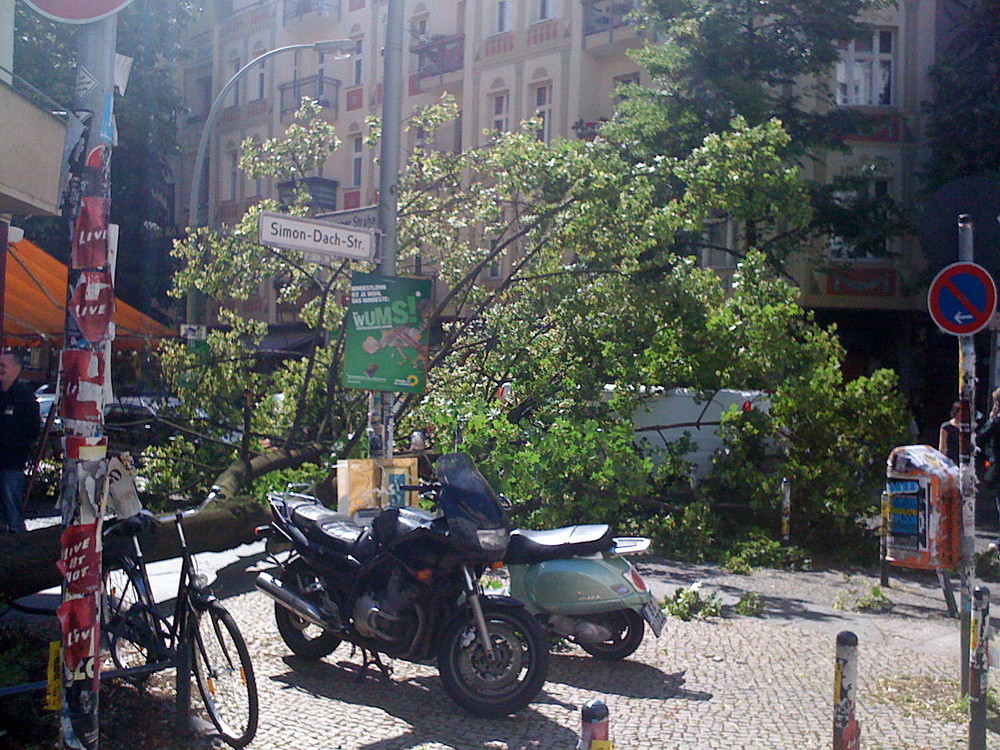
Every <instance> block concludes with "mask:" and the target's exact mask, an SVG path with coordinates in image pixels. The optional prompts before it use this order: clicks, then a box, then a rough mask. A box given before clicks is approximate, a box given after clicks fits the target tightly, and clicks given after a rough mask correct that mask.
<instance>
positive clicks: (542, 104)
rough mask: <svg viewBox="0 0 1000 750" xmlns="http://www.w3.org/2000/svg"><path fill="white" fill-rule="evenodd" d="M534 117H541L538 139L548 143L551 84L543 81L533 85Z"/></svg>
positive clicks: (550, 131) (550, 136)
mask: <svg viewBox="0 0 1000 750" xmlns="http://www.w3.org/2000/svg"><path fill="white" fill-rule="evenodd" d="M534 98H535V117H538V118H540V119H541V121H542V122H541V125H540V126H539V128H538V140H540V141H542V142H544V143H548V142H549V141H550V140H551V138H552V86H551V84H548V83H543V84H541V85H540V86H535V89H534Z"/></svg>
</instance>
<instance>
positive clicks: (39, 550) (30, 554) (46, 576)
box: [0, 443, 325, 599]
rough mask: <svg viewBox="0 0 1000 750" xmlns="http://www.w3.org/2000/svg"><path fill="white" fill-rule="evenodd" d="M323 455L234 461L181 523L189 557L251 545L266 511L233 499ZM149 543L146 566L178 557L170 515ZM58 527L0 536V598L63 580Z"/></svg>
mask: <svg viewBox="0 0 1000 750" xmlns="http://www.w3.org/2000/svg"><path fill="white" fill-rule="evenodd" d="M324 450H325V448H324V446H323V445H321V444H319V443H310V444H309V445H305V446H301V447H298V448H293V449H290V450H286V449H282V450H279V451H275V452H273V453H265V454H264V455H261V456H255V457H254V458H253V459H251V460H250V461H248V462H244V461H234V462H233V463H232V464H231V465H230V466H229V468H227V469H226V470H225V471H223V472H222V473H221V474H220V475H219V476H218V478H217V479H216V481H215V485H214V486H213V487H212V492H211V494H210V495H209V497H208V499H207V500H206V501H205V502H204V503H202V505H201V507H200V508H199V509H198V512H197V513H195V514H193V515H191V516H188V517H186V518H185V519H184V534H185V536H186V537H187V540H188V545H189V547H190V548H191V551H192V552H222V551H223V550H227V549H232V548H233V547H238V546H239V545H241V544H246V543H247V542H251V541H253V539H254V533H253V532H254V528H256V527H257V526H260V525H262V524H265V523H267V521H268V519H269V518H270V516H269V514H268V511H267V508H265V507H264V506H263V505H261V504H259V503H257V502H256V501H255V500H253V499H251V498H246V497H239V496H238V495H237V493H238V492H239V491H240V489H241V488H242V487H243V486H244V485H245V484H246V483H247V482H249V481H251V480H253V479H256V478H257V477H260V476H263V475H264V474H267V473H268V472H270V471H276V470H278V469H286V468H289V467H292V466H298V465H300V464H302V463H304V462H305V461H309V460H311V459H315V458H317V457H318V456H320V455H321V454H322V453H323V451H324ZM160 520H161V521H162V522H163V524H162V526H161V527H160V528H158V529H157V530H156V533H155V534H154V535H153V538H152V539H151V540H142V550H143V553H144V554H145V555H146V561H147V562H155V561H157V560H167V559H170V558H173V557H178V556H179V555H180V544H179V542H178V540H177V532H176V530H175V529H174V517H173V515H166V516H163V517H161V519H160ZM60 532H61V527H60V526H50V527H48V528H45V529H37V530H35V531H29V532H27V533H26V534H7V535H4V536H0V597H2V598H7V599H17V598H18V597H22V596H27V595H28V594H33V593H35V592H36V591H41V590H43V589H47V588H50V587H52V586H56V585H58V584H59V582H60V581H61V580H62V578H61V577H60V575H59V571H58V569H57V568H56V560H58V559H59V536H60Z"/></svg>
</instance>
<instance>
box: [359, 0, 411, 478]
mask: <svg viewBox="0 0 1000 750" xmlns="http://www.w3.org/2000/svg"><path fill="white" fill-rule="evenodd" d="M403 26H404V12H403V0H389V7H388V12H387V14H386V29H385V73H384V75H383V79H384V86H383V98H382V140H381V144H380V151H379V156H380V159H379V181H378V187H379V199H378V223H379V230H380V232H381V237H380V240H379V241H380V248H379V249H380V251H381V258H380V260H379V266H378V272H379V274H381V275H382V276H395V275H396V255H397V226H396V221H397V199H398V196H397V194H396V193H397V190H398V188H399V149H400V140H401V131H402V127H403ZM395 399H396V397H395V395H394V394H392V393H388V392H381V391H372V392H371V393H370V394H369V398H368V448H369V454H370V455H371V457H372V458H392V452H393V442H394V434H393V433H394V428H395V425H394V419H395V415H394V409H393V405H394V403H395Z"/></svg>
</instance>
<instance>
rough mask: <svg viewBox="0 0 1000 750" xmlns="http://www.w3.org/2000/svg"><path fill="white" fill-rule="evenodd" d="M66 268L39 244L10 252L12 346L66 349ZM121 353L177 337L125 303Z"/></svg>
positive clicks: (120, 305)
mask: <svg viewBox="0 0 1000 750" xmlns="http://www.w3.org/2000/svg"><path fill="white" fill-rule="evenodd" d="M67 275H68V272H67V269H66V266H65V265H64V264H63V263H60V262H59V261H58V260H56V259H55V258H53V257H52V256H51V255H49V254H48V253H46V252H45V251H44V250H42V249H41V248H40V247H38V246H37V245H35V244H33V243H31V242H29V241H28V240H21V241H20V242H16V243H13V244H11V245H10V247H9V250H8V252H7V275H6V290H5V293H4V330H5V333H6V341H5V342H4V343H5V344H6V345H8V346H41V345H43V344H53V343H54V344H59V345H61V344H62V338H63V333H64V331H65V328H66V279H67ZM115 330H116V335H115V343H114V346H115V348H116V349H138V348H140V347H142V346H143V345H144V344H149V343H155V342H156V341H158V340H160V339H163V338H170V337H172V336H174V335H175V334H174V332H173V331H171V330H170V329H169V328H167V327H166V326H163V325H161V324H160V323H157V322H156V321H155V320H153V319H152V318H150V317H149V316H148V315H145V314H143V313H141V312H139V311H138V310H136V309H135V308H134V307H132V306H131V305H129V304H128V303H126V302H122V301H121V300H116V302H115Z"/></svg>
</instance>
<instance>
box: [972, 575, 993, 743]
mask: <svg viewBox="0 0 1000 750" xmlns="http://www.w3.org/2000/svg"><path fill="white" fill-rule="evenodd" d="M989 627H990V590H989V589H988V588H984V587H982V586H976V588H975V589H974V590H973V592H972V623H971V629H970V636H969V750H986V704H987V702H988V701H987V699H986V685H987V677H988V676H989V670H990V660H989V654H990V633H989Z"/></svg>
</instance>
